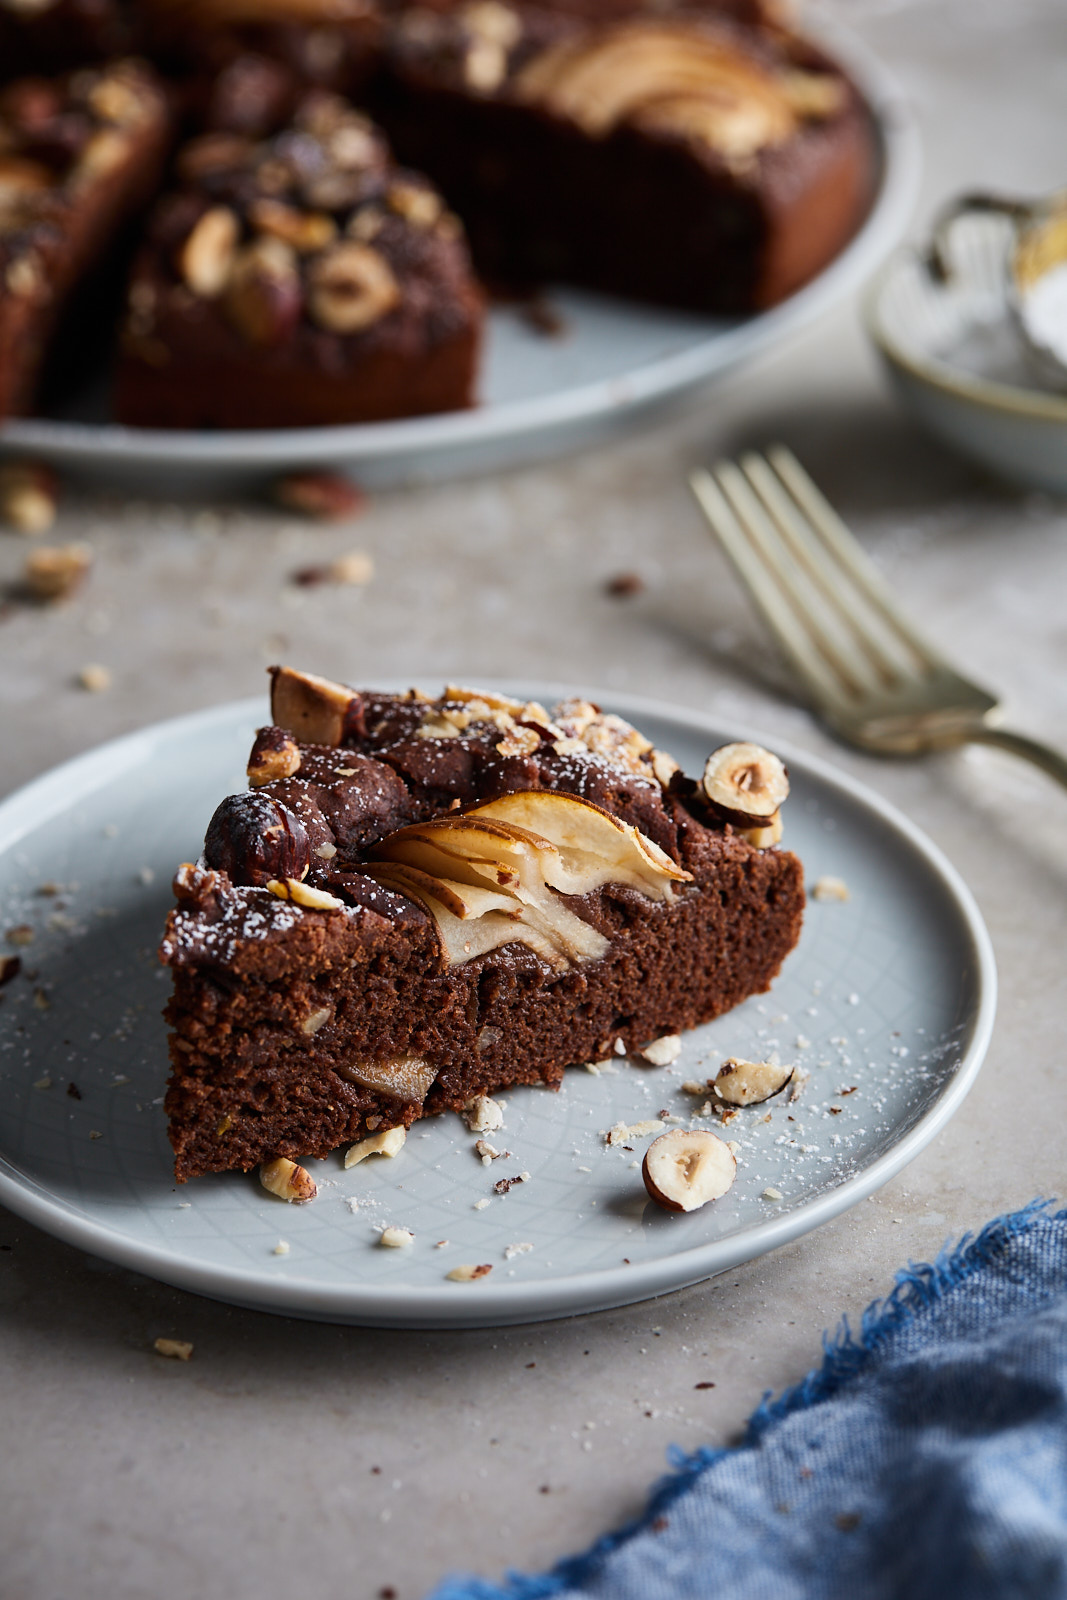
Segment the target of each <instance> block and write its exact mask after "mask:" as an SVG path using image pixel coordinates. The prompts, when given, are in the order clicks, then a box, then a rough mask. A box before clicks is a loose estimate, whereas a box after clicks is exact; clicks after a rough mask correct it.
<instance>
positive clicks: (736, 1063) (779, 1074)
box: [714, 1056, 793, 1106]
mask: <svg viewBox="0 0 1067 1600" xmlns="http://www.w3.org/2000/svg"><path fill="white" fill-rule="evenodd" d="M792 1076H793V1068H792V1067H791V1066H782V1065H781V1063H779V1062H773V1061H741V1060H738V1059H737V1058H735V1057H734V1056H731V1057H730V1059H729V1060H728V1061H724V1062H723V1064H722V1066H721V1067H720V1068H719V1071H718V1075H717V1076H716V1079H715V1084H714V1088H715V1093H716V1094H717V1095H718V1097H719V1099H720V1100H725V1101H726V1103H727V1105H731V1106H755V1105H759V1104H760V1102H761V1101H763V1100H769V1099H770V1098H771V1096H772V1095H775V1094H779V1093H780V1092H781V1090H783V1089H784V1088H785V1086H786V1084H787V1083H788V1082H789V1080H790V1078H791V1077H792Z"/></svg>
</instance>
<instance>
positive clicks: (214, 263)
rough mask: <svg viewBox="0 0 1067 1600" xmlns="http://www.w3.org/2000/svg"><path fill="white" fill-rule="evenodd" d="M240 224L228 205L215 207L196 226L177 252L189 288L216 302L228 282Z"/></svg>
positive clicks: (200, 296)
mask: <svg viewBox="0 0 1067 1600" xmlns="http://www.w3.org/2000/svg"><path fill="white" fill-rule="evenodd" d="M240 233H241V224H240V223H239V222H238V220H237V215H236V213H235V212H233V211H231V210H230V208H229V206H212V207H211V208H210V210H208V211H205V212H204V214H203V216H202V217H200V219H199V220H198V221H197V222H196V223H195V224H194V226H193V229H192V232H191V233H190V234H189V236H188V237H187V239H186V241H185V243H184V244H183V245H182V247H181V250H180V251H179V253H178V271H179V272H180V273H181V275H182V278H183V280H184V282H185V286H186V288H187V289H190V290H192V292H193V294H195V295H197V296H198V297H199V298H200V299H202V300H213V299H214V298H215V297H216V295H220V294H221V293H222V291H223V289H225V287H226V285H227V283H228V282H229V278H230V273H231V272H232V270H233V263H234V257H235V256H236V254H237V241H238V239H239V237H240Z"/></svg>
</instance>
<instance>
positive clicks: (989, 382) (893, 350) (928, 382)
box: [863, 246, 1067, 426]
mask: <svg viewBox="0 0 1067 1600" xmlns="http://www.w3.org/2000/svg"><path fill="white" fill-rule="evenodd" d="M916 266H918V267H919V268H921V267H922V252H921V251H920V250H917V249H915V248H914V246H906V247H905V248H904V249H902V250H898V251H896V252H894V254H893V256H892V257H891V258H890V260H889V261H887V262H886V264H885V266H884V267H883V268H882V270H881V271H880V272H879V273H878V275H877V277H876V278H875V280H874V282H873V283H872V284H871V286H870V288H869V289H868V291H867V293H866V295H865V296H864V302H863V317H864V322H865V323H866V326H867V331H868V333H869V335H870V337H871V339H872V340H873V342H874V344H875V345H876V347H877V349H878V350H879V352H880V353H881V355H882V357H883V359H884V360H886V361H887V362H888V363H889V364H890V365H891V366H893V367H897V368H899V369H900V370H901V371H902V372H904V373H906V374H907V375H908V376H909V377H911V378H914V379H915V380H916V381H917V382H919V383H922V384H923V385H925V386H926V387H927V388H931V389H937V390H938V391H939V392H940V393H942V394H946V395H948V396H950V397H951V398H952V399H953V400H964V401H968V402H969V403H970V404H971V405H974V406H977V407H979V408H980V409H982V410H985V411H993V412H995V413H996V414H997V415H998V416H1003V415H1005V414H1007V415H1009V416H1013V417H1018V416H1022V417H1026V418H1028V419H1029V420H1031V421H1041V422H1057V423H1060V424H1061V425H1065V426H1067V396H1063V395H1057V394H1052V393H1049V392H1048V391H1046V390H1042V389H1024V388H1023V387H1022V386H1021V385H1020V384H1015V383H1001V382H1000V380H999V379H997V378H983V377H980V376H979V375H978V374H977V373H971V372H965V371H964V370H963V369H962V368H961V367H955V366H953V365H952V362H951V361H947V360H946V359H945V358H944V357H943V356H935V355H933V354H930V353H926V352H919V351H916V350H915V348H914V347H911V346H908V345H906V344H904V343H903V342H902V341H901V339H900V337H899V335H897V334H896V333H894V332H893V331H892V329H891V328H890V327H889V325H888V322H887V319H886V314H885V311H884V302H885V297H886V295H887V294H888V293H889V290H890V288H891V287H892V285H893V283H894V282H895V281H896V279H897V277H898V275H899V274H900V273H901V272H903V271H904V270H905V269H906V268H910V267H916ZM947 289H948V290H949V291H950V290H951V284H949V285H948V286H947Z"/></svg>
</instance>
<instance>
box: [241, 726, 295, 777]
mask: <svg viewBox="0 0 1067 1600" xmlns="http://www.w3.org/2000/svg"><path fill="white" fill-rule="evenodd" d="M300 759H301V758H300V746H299V745H298V744H297V742H296V740H295V739H293V738H291V737H290V736H289V734H287V733H285V732H283V730H282V729H281V728H261V729H260V731H259V733H258V734H257V735H256V742H255V744H254V745H253V746H252V754H251V755H250V756H249V758H248V767H247V769H246V771H247V774H248V781H249V783H250V784H251V785H252V787H253V789H258V788H260V787H261V786H262V785H263V784H265V783H273V782H274V780H275V778H291V777H293V776H294V774H295V773H297V772H299V771H300Z"/></svg>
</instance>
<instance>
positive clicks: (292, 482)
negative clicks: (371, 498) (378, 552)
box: [273, 472, 367, 522]
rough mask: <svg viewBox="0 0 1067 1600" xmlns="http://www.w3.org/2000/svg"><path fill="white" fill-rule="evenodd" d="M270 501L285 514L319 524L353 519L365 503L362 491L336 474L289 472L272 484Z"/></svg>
mask: <svg viewBox="0 0 1067 1600" xmlns="http://www.w3.org/2000/svg"><path fill="white" fill-rule="evenodd" d="M273 498H274V500H275V501H276V502H277V504H278V505H280V506H282V507H284V509H285V510H286V511H299V512H300V513H301V514H302V515H303V516H306V517H314V518H316V519H317V520H319V521H322V522H335V521H339V520H340V519H341V518H343V517H354V516H358V514H359V513H360V512H361V511H362V510H364V508H365V507H366V504H367V498H366V495H365V494H364V493H363V491H362V489H359V488H357V486H356V485H355V484H354V483H353V482H352V481H351V479H349V478H344V477H342V476H341V474H340V473H339V472H289V473H286V474H285V476H284V477H281V478H278V479H277V481H276V482H275V484H274V489H273Z"/></svg>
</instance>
